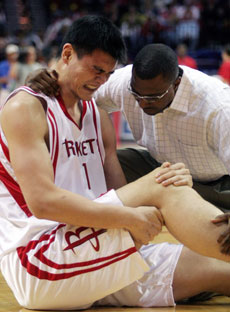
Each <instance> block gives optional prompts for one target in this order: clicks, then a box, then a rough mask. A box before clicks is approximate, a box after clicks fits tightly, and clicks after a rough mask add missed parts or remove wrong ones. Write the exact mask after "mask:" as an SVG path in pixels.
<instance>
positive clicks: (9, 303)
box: [0, 228, 230, 312]
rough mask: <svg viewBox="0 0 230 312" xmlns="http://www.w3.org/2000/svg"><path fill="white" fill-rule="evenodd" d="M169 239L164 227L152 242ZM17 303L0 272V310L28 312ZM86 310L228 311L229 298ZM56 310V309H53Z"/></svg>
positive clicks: (155, 311) (149, 311)
mask: <svg viewBox="0 0 230 312" xmlns="http://www.w3.org/2000/svg"><path fill="white" fill-rule="evenodd" d="M163 241H169V242H171V243H177V242H176V240H175V239H174V238H173V237H172V236H171V235H170V234H169V233H168V232H167V230H166V229H165V228H164V229H163V231H162V233H161V234H160V235H158V236H157V237H156V239H155V240H154V243H155V242H156V243H158V242H163ZM28 311H29V310H27V309H24V308H22V307H20V306H19V305H18V303H17V302H16V300H15V298H14V296H13V294H12V292H11V290H10V289H9V287H8V286H7V284H6V282H5V281H4V279H3V277H2V275H1V273H0V312H28ZM33 311H35V310H33ZM84 311H86V312H92V311H94V312H118V311H119V312H195V311H201V312H230V298H228V297H224V296H223V297H222V296H219V297H215V298H213V299H211V300H208V301H205V302H201V303H197V304H195V305H177V306H176V307H170V308H125V307H124V308H115V307H99V308H94V309H88V310H84ZM55 312H57V311H55Z"/></svg>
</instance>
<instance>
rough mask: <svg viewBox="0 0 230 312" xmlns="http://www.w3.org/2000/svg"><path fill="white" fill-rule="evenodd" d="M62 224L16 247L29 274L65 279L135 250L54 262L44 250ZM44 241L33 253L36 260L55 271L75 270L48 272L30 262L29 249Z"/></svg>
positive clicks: (126, 255) (108, 263)
mask: <svg viewBox="0 0 230 312" xmlns="http://www.w3.org/2000/svg"><path fill="white" fill-rule="evenodd" d="M63 226H65V225H64V224H60V225H59V226H58V227H57V228H56V229H55V230H53V231H52V233H51V234H44V235H42V236H41V237H40V239H39V240H36V241H30V242H29V243H28V244H27V246H25V247H18V248H17V253H18V256H19V258H20V261H21V264H22V266H23V267H25V268H26V270H27V272H28V273H29V274H31V275H33V276H35V277H37V278H39V279H45V280H50V281H57V280H62V279H67V278H71V277H74V276H77V275H80V274H85V273H89V272H93V271H97V270H100V269H102V268H104V267H106V266H109V265H111V264H112V263H115V262H117V261H121V260H122V259H125V258H127V257H128V256H130V255H131V254H133V253H134V252H136V248H135V247H131V248H128V249H126V250H124V251H121V252H117V253H115V254H112V255H110V256H106V257H101V258H97V259H94V260H89V261H82V262H76V263H71V264H67V263H63V264H58V263H55V262H53V261H52V260H50V259H47V258H46V257H45V255H44V252H46V251H47V250H48V249H49V247H50V245H51V244H52V243H53V242H54V241H55V238H56V237H55V235H56V232H57V231H58V230H59V229H60V228H62V227H63ZM99 231H100V230H99ZM102 231H103V232H104V231H105V230H102ZM101 234H102V233H101ZM99 235H100V234H99ZM88 240H89V241H90V239H88ZM45 241H47V244H42V246H41V248H40V249H39V250H38V251H37V252H36V253H35V254H34V257H36V258H37V259H38V260H40V261H41V263H43V264H45V265H47V266H49V267H50V268H52V269H56V270H57V271H58V270H66V269H74V268H76V270H75V271H72V272H65V273H63V272H60V273H50V272H48V271H44V270H41V269H40V268H39V267H37V266H36V265H34V264H32V263H31V262H30V261H29V258H28V255H27V254H28V253H29V252H30V251H31V250H33V249H35V248H36V247H37V245H38V244H39V243H41V242H45ZM86 266H87V268H85V269H84V268H83V267H86ZM89 266H91V267H89ZM77 268H79V269H77Z"/></svg>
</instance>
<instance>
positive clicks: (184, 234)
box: [116, 169, 230, 261]
mask: <svg viewBox="0 0 230 312" xmlns="http://www.w3.org/2000/svg"><path fill="white" fill-rule="evenodd" d="M158 171H159V169H155V170H154V171H153V172H151V173H149V174H147V175H146V176H144V177H142V178H140V179H138V180H136V181H135V182H132V183H130V184H128V185H126V186H124V187H122V188H120V189H119V190H117V191H116V192H117V194H118V196H119V198H120V199H121V201H122V202H123V204H124V205H127V206H133V207H137V206H141V205H148V206H156V207H157V208H159V209H160V211H161V213H162V215H163V217H164V220H165V224H166V226H167V228H168V230H169V231H170V232H171V233H172V235H174V236H175V237H176V238H177V239H178V240H179V241H180V242H182V243H183V244H184V245H185V246H187V247H188V248H190V249H192V250H193V251H195V252H198V253H200V254H202V255H204V256H209V257H214V258H217V259H221V260H225V261H229V260H230V256H226V255H224V254H222V253H221V252H220V246H219V244H218V243H217V239H218V237H219V235H220V234H221V233H222V232H223V231H224V230H225V229H226V227H227V225H225V224H221V225H220V226H216V225H214V224H212V223H211V220H212V219H214V218H215V217H216V216H217V215H219V214H221V211H220V210H219V209H218V208H216V207H215V206H213V205H212V204H210V203H208V202H207V201H205V200H203V199H202V198H201V196H200V195H199V194H198V193H197V192H195V191H194V190H193V189H192V188H190V187H187V186H180V187H175V186H173V185H170V186H168V187H164V186H162V185H161V184H158V183H156V181H155V175H156V173H157V172H158Z"/></svg>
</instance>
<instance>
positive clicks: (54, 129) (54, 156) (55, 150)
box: [48, 108, 59, 174]
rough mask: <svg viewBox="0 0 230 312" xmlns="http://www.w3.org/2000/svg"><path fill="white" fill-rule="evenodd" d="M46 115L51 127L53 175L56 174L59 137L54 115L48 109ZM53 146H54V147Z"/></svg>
mask: <svg viewBox="0 0 230 312" xmlns="http://www.w3.org/2000/svg"><path fill="white" fill-rule="evenodd" d="M48 113H49V114H50V116H51V117H52V118H51V117H50V116H48V118H49V121H50V124H51V127H52V134H53V135H52V137H53V142H52V144H53V148H52V155H51V158H52V161H53V168H54V174H55V173H56V167H57V159H58V152H59V135H58V126H57V122H56V119H55V116H54V113H53V112H52V111H51V109H50V108H49V109H48ZM55 137H56V145H55V143H54V142H55ZM54 145H55V146H54Z"/></svg>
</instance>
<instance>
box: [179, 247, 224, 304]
mask: <svg viewBox="0 0 230 312" xmlns="http://www.w3.org/2000/svg"><path fill="white" fill-rule="evenodd" d="M202 292H215V293H219V294H221V295H226V296H230V263H227V262H223V261H221V260H217V259H214V258H209V257H204V256H201V255H199V254H197V253H195V252H193V251H191V250H189V249H188V248H186V247H183V250H182V252H181V255H180V258H179V260H178V262H177V266H176V269H175V273H174V278H173V294H174V298H175V301H179V300H182V299H185V298H189V297H192V296H194V295H197V294H200V293H202Z"/></svg>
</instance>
